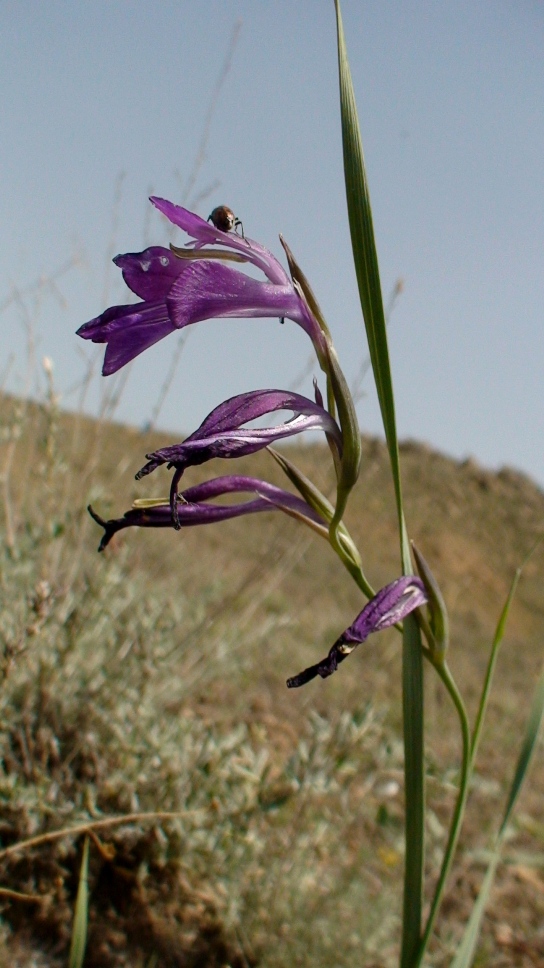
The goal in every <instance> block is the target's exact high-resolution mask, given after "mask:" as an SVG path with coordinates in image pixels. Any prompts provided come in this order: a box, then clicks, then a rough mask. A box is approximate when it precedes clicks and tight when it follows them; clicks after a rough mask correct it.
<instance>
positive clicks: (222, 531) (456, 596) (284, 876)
mask: <svg viewBox="0 0 544 968" xmlns="http://www.w3.org/2000/svg"><path fill="white" fill-rule="evenodd" d="M2 426H3V427H4V428H5V434H4V437H5V444H4V448H3V451H4V454H3V460H4V470H5V469H6V468H7V467H8V466H9V473H8V474H7V476H6V477H7V491H6V492H5V494H4V499H5V506H6V509H7V514H6V531H5V548H4V561H3V568H2V588H3V592H4V600H5V603H6V604H5V607H4V611H3V615H2V626H1V628H2V634H3V641H4V662H3V670H4V677H5V681H4V686H3V694H2V699H1V707H0V708H1V719H0V734H1V744H2V746H1V749H2V756H3V764H4V773H3V778H2V789H1V791H0V792H1V800H0V803H1V805H2V808H1V811H2V816H1V818H0V823H1V825H2V826H1V833H2V837H3V841H4V843H5V844H6V845H7V844H9V843H12V842H14V841H16V840H18V839H21V838H23V837H25V836H30V835H32V834H33V833H35V832H40V831H42V830H48V829H57V828H59V827H62V826H65V825H66V826H68V825H71V824H73V823H77V822H78V821H80V820H86V819H87V818H88V817H89V814H90V815H91V816H96V817H99V816H102V815H110V814H112V813H121V812H133V811H138V810H181V809H183V810H185V811H189V814H187V815H186V816H185V818H184V819H181V820H179V821H175V822H174V821H172V822H166V821H163V822H162V823H159V822H157V823H155V824H154V825H150V824H137V823H135V824H133V825H132V826H130V827H127V828H124V830H121V831H117V832H115V833H114V832H113V831H111V832H110V831H107V832H106V833H105V834H104V839H105V841H107V843H108V844H109V845H110V846H112V847H114V848H115V850H116V852H117V853H116V858H115V859H113V860H108V859H107V857H106V856H103V855H102V854H101V853H100V850H99V849H98V848H96V847H95V848H94V850H93V851H92V857H91V886H92V888H93V895H92V896H93V901H92V910H91V937H90V943H89V950H88V959H89V960H88V964H93V965H94V964H96V965H104V966H106V965H108V966H109V965H121V964H142V965H144V964H180V965H181V964H193V963H194V964H196V963H198V956H199V952H200V955H201V956H202V957H203V958H204V960H205V963H207V964H210V965H212V964H218V965H219V964H226V963H231V964H240V965H242V966H243V965H244V964H247V963H256V962H258V963H260V964H263V965H270V966H280V965H291V964H301V965H306V964H308V965H310V964H324V963H326V961H328V960H330V958H331V952H334V959H335V963H336V964H339V965H346V966H348V965H351V964H353V965H355V964H360V963H361V952H364V962H365V964H369V965H370V964H375V965H384V966H386V965H389V964H394V963H395V950H396V948H395V945H396V940H397V929H398V923H397V911H398V900H399V889H400V877H401V868H402V860H401V856H400V846H401V820H402V791H401V789H400V783H401V765H402V764H401V756H400V744H399V738H398V727H399V702H398V699H399V691H398V682H399V648H398V642H397V638H398V637H396V635H395V633H394V632H391V633H388V634H383V635H382V636H381V637H379V638H376V639H375V640H374V641H372V640H371V641H370V643H369V644H368V645H367V646H365V648H364V649H361V650H360V651H358V652H356V653H355V654H354V656H353V657H352V658H351V659H350V660H349V663H346V664H345V665H344V666H342V669H341V670H340V672H339V673H338V675H336V676H334V677H333V678H332V679H330V680H327V682H321V681H319V682H317V683H312V684H310V685H309V686H308V687H307V688H306V689H303V690H300V691H298V692H295V693H293V692H289V691H288V690H287V689H286V688H285V679H286V677H287V676H288V675H290V674H293V673H294V672H297V671H299V669H301V668H302V667H303V666H304V665H305V664H308V663H310V662H314V661H316V658H318V657H321V656H322V655H324V654H325V652H326V651H327V650H328V647H329V646H330V644H331V642H332V641H333V640H334V638H335V637H336V636H337V635H338V633H339V632H340V631H341V630H342V629H343V628H344V627H345V626H346V625H348V624H349V623H350V622H351V621H352V619H353V617H354V616H355V614H356V613H357V612H358V611H359V610H360V608H361V607H362V604H363V602H362V601H361V598H360V595H359V593H358V591H357V589H356V588H355V587H354V586H352V583H350V580H349V576H348V575H347V574H346V573H345V572H344V571H343V570H342V568H341V567H340V565H339V564H338V562H337V561H336V560H335V559H334V557H333V555H332V553H331V552H330V551H329V549H328V546H327V545H326V544H325V543H324V542H323V541H321V540H320V539H318V538H317V537H315V536H312V535H311V534H310V533H309V532H308V533H307V532H306V531H305V530H304V529H302V528H301V527H300V526H299V525H297V524H296V523H295V522H293V521H291V520H290V519H286V518H284V517H282V516H280V515H279V514H270V515H260V516H258V517H255V518H253V519H244V520H242V521H238V522H229V523H225V524H222V525H219V526H216V527H214V528H200V529H195V530H192V531H191V530H187V531H183V532H181V533H180V534H175V533H173V532H169V531H161V532H157V533H150V532H144V531H136V530H133V531H125V532H123V533H122V534H121V535H120V536H118V537H117V538H116V539H115V541H114V543H112V546H111V547H110V549H108V551H107V553H106V554H105V555H103V556H98V555H97V554H96V552H95V547H96V545H97V543H98V538H99V529H98V528H97V526H96V525H95V524H94V523H93V522H92V521H91V520H90V519H89V518H88V516H87V514H86V512H85V510H84V508H85V505H86V504H87V503H88V501H89V500H92V502H93V504H94V505H95V506H96V507H97V509H98V510H99V511H100V512H101V513H102V514H105V515H106V516H107V515H117V514H119V513H121V512H122V511H124V510H126V508H127V507H128V506H129V505H130V501H131V499H132V498H133V497H135V496H143V495H149V494H157V493H158V494H160V493H166V492H167V488H168V475H167V474H166V472H164V473H163V475H162V476H160V472H158V473H157V474H155V475H154V477H152V478H148V479H147V480H146V481H144V482H143V483H141V484H136V483H135V482H134V479H133V474H134V471H135V470H136V469H137V468H138V467H139V466H140V465H141V464H142V462H143V455H144V454H145V453H146V452H147V451H149V450H150V449H153V448H154V447H156V446H157V445H158V444H160V443H163V442H165V441H164V439H163V438H161V437H160V435H157V434H155V435H153V436H152V437H147V436H143V435H141V434H139V433H137V432H135V431H133V430H126V429H125V428H122V427H119V426H116V425H113V424H112V425H109V424H103V425H100V424H96V423H93V422H92V421H88V420H85V419H82V418H73V417H68V416H65V415H60V414H58V413H57V412H56V411H55V409H54V407H45V408H39V407H36V406H31V405H27V406H26V407H25V405H22V404H20V403H18V402H16V401H2ZM363 450H364V457H363V467H362V474H361V480H360V483H359V486H358V489H357V492H356V494H355V495H354V496H353V500H352V502H351V505H350V508H349V514H348V516H347V523H348V526H349V527H350V529H351V531H352V533H353V535H354V537H355V538H356V540H357V543H358V545H359V548H360V550H361V552H362V555H363V560H364V563H365V569H366V572H367V574H368V577H369V579H370V580H371V581H372V582H373V583H374V585H375V586H376V587H379V586H380V585H381V584H383V583H385V582H386V581H388V580H391V579H392V578H393V577H395V576H396V575H397V574H398V550H397V547H396V538H395V523H394V513H393V502H392V493H391V488H390V485H389V479H388V471H387V462H386V456H385V453H384V448H383V446H382V445H381V444H380V443H379V442H377V441H373V440H365V441H364V448H363ZM289 454H290V457H291V458H292V459H294V460H295V462H296V463H298V464H299V466H301V467H302V469H304V470H305V471H306V473H308V474H309V475H310V476H311V477H313V478H314V479H315V480H316V481H317V482H318V483H319V484H320V485H321V486H322V487H323V489H326V488H327V486H330V482H331V474H330V466H329V461H328V457H327V452H326V451H325V450H324V449H321V448H319V447H306V448H298V449H294V448H293V449H290V451H289ZM6 462H8V463H6ZM402 464H403V473H404V482H405V492H406V507H407V517H408V524H409V531H410V535H411V537H413V538H414V539H415V540H416V542H417V544H418V545H419V547H420V548H421V550H422V551H423V553H424V554H425V556H426V558H427V560H428V561H429V562H430V564H431V566H432V567H433V569H434V570H435V573H436V575H437V577H438V579H439V581H440V583H441V586H442V588H443V591H444V594H445V598H446V601H447V603H448V606H449V607H450V610H451V623H452V645H451V666H452V669H453V671H454V674H455V675H456V677H457V678H458V681H459V683H460V685H461V688H462V691H463V692H464V694H465V696H466V697H467V700H468V703H469V706H470V707H471V709H472V710H473V709H474V705H475V701H476V697H477V694H478V690H479V687H480V684H481V679H482V673H483V669H484V668H485V662H486V657H487V647H488V644H489V641H490V639H491V636H492V634H493V629H494V625H495V622H496V619H497V617H498V613H499V611H500V607H501V605H502V602H503V600H504V598H505V595H506V592H507V588H508V585H509V582H510V580H511V577H512V575H513V572H514V569H515V567H516V566H517V564H519V562H520V561H521V560H522V558H523V557H524V555H525V554H526V553H527V551H528V550H529V548H530V547H531V545H532V544H533V542H534V540H535V537H536V535H537V533H538V532H539V530H540V531H542V522H543V520H544V495H543V494H542V493H541V492H540V491H539V490H538V489H537V488H536V487H535V486H533V485H532V484H531V483H530V482H529V481H528V480H527V479H525V478H523V477H522V476H521V475H518V474H516V473H515V472H512V471H503V472H501V473H499V474H498V475H495V474H491V473H489V472H486V471H484V470H482V469H480V468H478V467H477V466H476V465H475V464H474V463H472V462H468V463H465V464H462V465H459V464H456V463H454V462H452V461H450V460H448V459H447V458H445V457H442V456H440V455H438V454H435V453H433V452H431V451H430V450H428V449H427V448H425V447H423V446H421V445H418V444H406V445H405V446H403V448H402ZM231 469H232V465H231V466H230V467H229V465H227V464H226V462H222V463H219V462H217V465H216V467H214V468H213V473H217V474H220V473H228V472H229V471H230V470H231ZM237 469H239V470H240V472H246V473H252V474H255V475H256V476H266V477H267V478H268V479H270V480H274V481H275V482H278V483H283V482H282V480H281V477H280V475H279V471H278V470H277V468H276V466H275V465H274V463H273V461H272V459H271V458H270V457H268V456H267V455H264V456H263V455H261V456H258V457H256V458H255V459H248V460H246V461H241V462H239V463H238V464H237ZM203 476H210V469H209V468H206V472H205V473H204V471H203V470H202V469H200V468H197V469H195V470H194V471H193V472H192V473H191V475H190V476H189V475H188V476H187V479H188V483H189V482H191V483H192V482H194V481H195V480H198V479H200V478H202V477H203ZM154 478H155V479H154ZM542 568H543V554H542V552H540V553H539V555H538V556H537V557H535V559H534V560H533V561H531V563H530V564H529V565H528V567H527V569H526V572H525V575H524V578H523V581H522V585H521V587H520V591H519V595H518V598H517V601H516V604H515V607H514V610H513V613H512V617H511V622H510V624H509V629H508V635H507V641H506V643H505V646H504V649H503V652H502V655H501V659H500V664H499V670H498V676H497V682H496V688H495V690H494V693H493V700H492V704H491V709H490V716H489V723H488V727H487V730H486V733H485V736H484V743H483V747H482V754H481V771H480V774H479V778H478V782H477V784H476V788H475V790H474V793H473V798H472V804H471V811H470V814H469V818H468V824H467V831H466V834H465V837H464V840H463V845H462V855H461V858H460V860H459V864H458V867H457V872H458V882H457V884H456V885H455V889H454V890H452V892H451V893H450V896H449V898H448V904H447V914H446V917H445V918H444V919H443V921H442V924H441V927H440V941H439V942H437V944H436V945H435V949H434V956H433V957H434V963H435V964H437V965H439V964H440V965H441V964H447V962H448V953H449V952H451V950H452V945H453V944H454V938H455V933H456V932H458V930H459V920H460V919H461V918H462V917H465V916H466V912H467V910H468V907H467V906H468V904H469V903H470V898H471V892H472V890H473V888H474V885H475V884H477V882H478V878H479V877H480V873H481V864H480V862H479V860H478V855H477V851H478V850H481V849H482V848H484V847H485V846H486V845H487V844H488V840H487V838H486V833H487V832H488V830H489V829H492V828H491V824H492V818H493V814H494V812H495V811H497V810H498V809H499V807H500V804H501V802H502V801H501V796H502V795H503V793H504V789H505V784H506V782H507V779H508V775H509V773H510V772H511V769H512V765H513V761H514V758H515V755H516V749H517V743H518V742H519V731H520V729H521V728H522V725H523V722H524V712H525V708H526V705H527V702H528V697H529V695H530V690H531V683H532V682H533V681H534V678H535V675H536V672H537V670H538V669H539V666H540V663H541V659H542V630H543V627H544V621H543V619H544V592H543V587H542ZM427 696H428V736H429V770H430V777H431V779H430V782H429V796H430V802H431V807H432V812H431V821H430V828H429V864H430V867H431V868H432V869H434V868H435V867H436V865H437V863H438V862H439V857H440V853H439V851H440V846H441V844H442V843H443V838H444V822H445V820H446V818H447V815H448V810H449V809H450V808H451V803H452V786H451V784H452V781H454V779H455V768H456V763H457V755H458V744H457V736H456V733H455V724H454V720H453V717H452V716H451V712H450V709H449V707H448V704H447V701H446V699H445V697H444V695H443V692H442V690H441V688H440V686H439V685H437V684H436V683H435V681H434V679H433V678H432V677H431V676H429V677H428V690H427ZM543 787H544V778H543V771H542V762H541V759H540V762H539V763H537V765H536V767H535V770H534V772H533V775H532V778H531V788H530V790H528V791H527V792H526V794H525V795H524V799H523V802H522V804H521V815H522V818H523V817H524V818H525V819H524V820H523V823H522V825H521V829H519V830H518V831H517V834H516V839H515V841H514V842H513V844H512V855H513V857H514V861H515V863H513V866H512V867H510V868H508V869H506V868H505V869H504V870H503V871H502V872H501V874H500V877H499V880H498V884H499V887H498V891H497V893H496V899H495V902H494V907H493V917H492V918H491V919H490V921H489V923H488V927H487V930H486V935H485V938H484V945H483V949H482V951H483V954H482V958H484V961H483V963H484V964H485V963H487V962H486V960H485V959H490V960H489V963H492V964H494V965H500V964H518V963H519V964H524V963H527V964H534V963H535V961H534V959H535V957H536V959H537V960H538V957H540V954H539V952H540V949H539V947H538V946H539V944H540V945H541V944H542V939H541V937H539V936H538V933H537V925H538V923H539V921H540V922H541V920H542V914H543V909H542V896H543V893H542V887H543V882H542V881H541V880H540V878H539V877H538V875H537V874H536V873H535V871H534V869H533V868H532V867H530V866H529V864H528V863H527V856H528V852H533V853H535V852H538V850H539V847H540V844H539V837H541V834H542V831H541V829H540V828H538V823H536V821H538V818H539V803H541V796H542V792H543ZM539 831H540V832H539ZM80 849H81V841H78V840H77V838H71V839H65V840H63V841H62V842H59V843H58V844H54V845H49V846H47V845H46V846H42V847H41V848H36V850H35V851H34V852H27V853H25V854H24V855H23V854H18V855H13V856H12V857H11V858H7V859H6V860H5V861H4V862H3V872H2V874H1V875H0V883H2V884H4V885H6V886H9V887H12V888H16V889H17V890H20V891H25V892H27V893H29V894H45V895H47V897H48V898H49V900H48V901H47V903H45V904H42V905H41V906H36V905H34V906H32V905H30V904H29V902H27V903H26V904H23V903H22V902H9V903H7V904H6V907H5V911H4V923H5V939H6V940H5V944H6V950H9V951H10V954H9V956H7V957H8V961H6V964H13V963H14V958H16V951H17V950H19V949H20V950H21V951H24V952H27V955H24V954H21V956H20V957H21V959H22V960H21V962H20V963H21V964H27V963H29V962H28V961H27V960H25V957H30V956H29V955H28V950H29V947H30V949H31V950H32V951H33V952H36V951H41V952H42V957H43V958H44V959H45V960H44V962H43V963H45V964H56V963H57V961H55V958H60V960H59V961H58V963H59V964H66V957H65V955H63V954H62V952H63V950H64V951H65V950H66V947H67V945H68V944H69V929H70V917H71V912H72V910H73V897H74V892H75V889H76V887H77V884H76V871H77V869H78V863H79V856H80V854H79V852H80ZM475 851H476V853H475ZM524 858H525V859H524ZM539 892H540V893H539ZM513 897H515V905H516V907H515V911H514V913H512V912H511V911H509V903H510V902H511V900H512V898H513ZM10 932H12V933H10ZM523 945H525V946H526V948H527V951H526V952H525V953H524V950H523ZM199 946H200V947H199ZM516 946H517V947H516ZM55 951H56V952H57V954H55ZM59 952H60V954H59ZM202 952H204V954H202ZM516 952H517V953H516ZM33 956H34V955H33ZM155 956H156V958H157V959H158V960H156V961H153V960H152V959H153V957H155ZM543 956H544V954H543ZM36 957H38V955H36ZM191 958H193V961H191ZM524 958H526V959H527V960H526V961H524V960H523V959H524ZM150 959H151V960H150ZM214 959H215V960H214ZM516 959H517V960H516ZM37 963H38V962H37ZM86 964H87V962H86Z"/></svg>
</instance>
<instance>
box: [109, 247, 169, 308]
mask: <svg viewBox="0 0 544 968" xmlns="http://www.w3.org/2000/svg"><path fill="white" fill-rule="evenodd" d="M113 261H114V263H115V265H116V266H119V268H120V269H122V271H123V279H124V280H125V282H126V284H127V286H128V287H129V289H132V292H135V293H136V295H137V296H139V297H140V299H148V300H150V301H152V302H153V301H154V300H156V299H165V298H166V296H167V295H168V293H169V292H170V289H171V288H172V286H173V284H174V282H175V281H176V279H177V278H178V276H180V275H181V274H182V272H183V271H184V270H185V268H186V265H185V264H184V263H183V262H182V261H181V259H177V258H176V256H175V255H173V253H172V252H171V251H170V249H165V248H164V247H163V246H162V245H152V246H150V247H149V248H148V249H144V251H143V252H127V253H125V255H116V256H115V259H114V260H113Z"/></svg>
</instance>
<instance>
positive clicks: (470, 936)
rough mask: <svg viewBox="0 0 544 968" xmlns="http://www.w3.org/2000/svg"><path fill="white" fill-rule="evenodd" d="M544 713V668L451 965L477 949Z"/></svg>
mask: <svg viewBox="0 0 544 968" xmlns="http://www.w3.org/2000/svg"><path fill="white" fill-rule="evenodd" d="M543 716H544V668H543V670H542V672H541V674H540V678H539V680H538V683H537V687H536V689H535V692H534V696H533V701H532V704H531V710H530V713H529V718H528V720H527V726H526V729H525V735H524V738H523V744H522V747H521V751H520V754H519V757H518V761H517V764H516V770H515V773H514V778H513V780H512V785H511V787H510V793H509V795H508V801H507V804H506V808H505V811H504V817H503V820H502V823H501V826H500V829H499V833H498V835H497V840H496V843H495V849H494V851H493V855H492V857H491V860H490V862H489V865H488V868H487V871H486V874H485V877H484V880H483V882H482V886H481V888H480V893H479V895H478V898H477V900H476V903H475V905H474V907H473V909H472V914H471V916H470V919H469V922H468V924H467V927H466V930H465V933H464V935H463V939H462V941H461V944H460V946H459V948H458V950H457V954H456V955H455V958H454V959H453V961H452V964H451V968H470V966H471V965H472V962H473V959H474V954H475V951H476V945H477V944H478V938H479V936H480V930H481V927H482V921H483V917H484V913H485V909H486V906H487V902H488V900H489V895H490V893H491V888H492V886H493V881H494V878H495V871H496V870H497V866H498V864H499V861H500V859H501V848H502V844H503V841H504V835H505V833H506V829H507V827H508V824H509V822H510V819H511V816H512V813H513V810H514V807H515V805H516V801H517V799H518V796H519V793H520V790H521V788H522V786H523V783H524V781H525V778H526V776H527V770H528V768H529V765H530V762H531V759H532V757H533V754H534V751H535V748H536V745H537V740H538V736H539V733H540V727H541V724H542V718H543Z"/></svg>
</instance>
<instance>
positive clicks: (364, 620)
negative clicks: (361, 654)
mask: <svg viewBox="0 0 544 968" xmlns="http://www.w3.org/2000/svg"><path fill="white" fill-rule="evenodd" d="M427 600H428V599H427V593H426V592H425V587H424V585H423V582H422V581H421V580H420V579H419V578H416V577H414V575H405V576H403V577H402V578H397V579H396V581H394V582H391V584H390V585H386V586H385V588H382V589H381V590H380V591H379V592H378V593H377V595H375V596H374V598H371V599H370V601H369V602H368V603H367V604H366V605H365V607H364V608H363V610H362V612H360V613H359V615H358V616H357V618H356V619H355V621H354V622H353V624H352V625H350V627H349V628H347V629H346V631H345V632H343V633H342V635H341V636H340V637H339V638H338V639H337V640H336V642H335V643H334V645H333V646H332V648H331V649H330V651H329V654H328V655H327V656H326V657H325V658H324V659H322V660H321V662H318V663H316V665H313V666H309V668H308V669H304V670H303V671H302V672H299V674H298V675H297V676H293V677H292V678H291V679H288V680H287V686H288V688H289V689H296V688H298V687H299V686H303V685H305V684H306V683H307V682H310V681H311V680H312V679H315V677H316V676H321V678H322V679H326V678H327V676H330V675H332V673H333V672H336V670H337V668H338V666H339V665H340V663H341V662H343V661H344V659H346V658H347V657H348V655H350V653H351V652H353V650H354V648H355V647H356V646H357V645H359V644H360V643H361V642H364V641H365V639H367V638H368V636H369V635H370V634H371V632H380V631H381V630H382V629H386V628H389V626H391V625H395V624H396V623H397V622H401V621H402V619H403V618H405V617H406V616H407V615H409V614H410V612H413V611H414V609H415V608H419V606H420V605H424V604H425V603H426V602H427Z"/></svg>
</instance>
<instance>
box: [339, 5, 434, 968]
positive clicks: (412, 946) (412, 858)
mask: <svg viewBox="0 0 544 968" xmlns="http://www.w3.org/2000/svg"><path fill="white" fill-rule="evenodd" d="M335 7H336V21H337V30H338V73H339V85H340V114H341V124H342V144H343V152H344V177H345V182H346V198H347V207H348V218H349V227H350V233H351V245H352V249H353V259H354V264H355V273H356V276H357V284H358V287H359V298H360V301H361V308H362V311H363V317H364V321H365V328H366V334H367V340H368V347H369V352H370V361H371V363H372V370H373V373H374V380H375V382H376V389H377V392H378V399H379V403H380V409H381V414H382V420H383V425H384V430H385V438H386V441H387V447H388V451H389V459H390V462H391V473H392V477H393V486H394V489H395V500H396V506H397V516H398V522H399V536H400V549H401V559H402V569H403V572H404V574H405V575H409V574H411V571H412V563H411V556H410V545H409V542H408V532H407V530H406V523H405V520H404V511H403V505H402V487H401V476H400V461H399V448H398V438H397V428H396V419H395V401H394V396H393V381H392V377H391V366H390V362H389V348H388V344H387V326H386V318H385V312H384V305H383V297H382V289H381V283H380V271H379V267H378V254H377V250H376V241H375V238H374V225H373V219H372V208H371V205H370V194H369V190H368V182H367V177H366V169H365V161H364V156H363V146H362V142H361V134H360V131H359V120H358V117H357V108H356V104H355V94H354V91H353V83H352V79H351V71H350V68H349V63H348V56H347V51H346V44H345V39H344V30H343V26H342V17H341V14H340V3H339V0H335ZM410 619H411V620H407V621H405V622H404V634H403V663H402V690H403V719H404V756H405V784H406V857H405V868H404V916H403V929H402V931H403V934H402V953H401V965H402V968H412V965H413V964H414V961H415V958H416V956H417V949H418V947H419V944H420V940H421V907H422V888H423V866H424V849H423V848H424V844H423V831H424V820H425V818H424V811H425V798H424V757H423V670H422V644H421V634H420V631H419V628H418V627H417V623H416V622H415V619H413V618H412V617H411V616H410Z"/></svg>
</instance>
